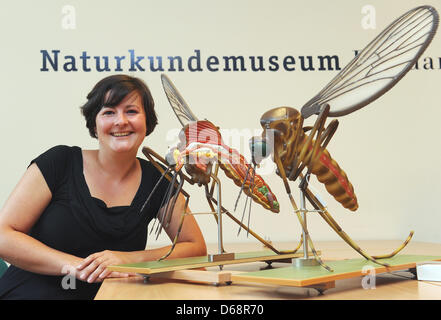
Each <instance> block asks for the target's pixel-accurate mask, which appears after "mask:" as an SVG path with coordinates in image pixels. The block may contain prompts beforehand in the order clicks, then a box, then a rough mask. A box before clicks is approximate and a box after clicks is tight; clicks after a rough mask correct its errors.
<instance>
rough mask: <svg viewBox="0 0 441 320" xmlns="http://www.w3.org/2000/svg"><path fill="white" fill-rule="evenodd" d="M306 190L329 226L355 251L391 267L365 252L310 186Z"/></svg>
mask: <svg viewBox="0 0 441 320" xmlns="http://www.w3.org/2000/svg"><path fill="white" fill-rule="evenodd" d="M305 191H306V198H307V199H308V200H309V201H310V202H311V204H312V205H313V206H314V208H316V209H318V210H319V214H320V216H321V217H322V218H323V219H324V220H325V221H326V223H328V224H329V226H330V227H331V228H332V229H333V230H334V231H335V232H336V233H337V234H338V235H339V236H340V237H341V238H342V239H343V240H344V241H345V242H346V243H347V244H348V245H349V246H351V247H352V248H353V249H354V250H355V251H357V252H358V253H359V254H360V255H362V256H363V257H364V258H366V259H367V260H370V261H372V262H374V263H376V264H379V265H382V266H385V267H389V265H388V264H387V263H382V262H379V261H377V260H376V259H375V258H374V257H372V256H370V255H369V254H367V253H366V252H364V251H363V250H362V249H361V248H360V247H359V246H358V245H357V244H356V243H355V242H354V241H353V240H352V239H351V238H350V237H349V236H348V235H347V234H346V232H344V231H343V229H342V228H341V227H340V226H339V225H338V224H337V222H336V221H335V220H334V219H333V218H332V216H331V215H330V214H329V212H328V210H326V208H325V207H324V206H322V204H321V203H320V201H318V199H317V198H316V197H315V195H314V194H313V193H312V192H311V190H309V188H306V189H305Z"/></svg>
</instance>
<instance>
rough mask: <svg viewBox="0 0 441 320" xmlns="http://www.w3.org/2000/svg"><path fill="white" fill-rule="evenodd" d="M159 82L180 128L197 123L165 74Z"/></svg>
mask: <svg viewBox="0 0 441 320" xmlns="http://www.w3.org/2000/svg"><path fill="white" fill-rule="evenodd" d="M161 82H162V87H163V88H164V91H165V95H166V96H167V99H168V101H169V102H170V105H171V107H172V109H173V112H174V113H175V114H176V116H177V117H178V120H179V122H180V123H181V124H182V126H183V127H184V126H185V125H186V124H188V123H189V122H192V121H198V119H197V118H196V116H195V115H194V114H193V112H191V110H190V107H189V106H188V104H187V103H186V102H185V100H184V98H183V97H182V96H181V94H180V93H179V91H178V89H176V87H175V86H174V85H173V82H171V80H170V79H169V78H168V77H167V76H166V75H165V74H162V75H161Z"/></svg>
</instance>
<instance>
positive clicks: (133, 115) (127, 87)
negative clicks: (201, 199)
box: [0, 75, 206, 299]
mask: <svg viewBox="0 0 441 320" xmlns="http://www.w3.org/2000/svg"><path fill="white" fill-rule="evenodd" d="M87 99H88V101H87V103H86V104H85V105H84V106H83V107H82V108H81V111H82V113H83V115H84V116H85V119H86V126H87V128H88V129H89V133H90V135H91V136H92V137H93V138H96V139H98V142H99V148H98V149H97V150H82V149H81V148H79V147H69V146H56V147H53V148H51V149H50V150H48V151H46V152H44V153H43V154H41V155H40V156H38V157H37V158H35V159H34V160H32V161H31V163H30V165H29V168H28V170H27V171H26V172H25V174H24V175H23V177H22V179H21V180H20V181H19V183H18V185H17V186H16V188H15V189H14V190H13V192H12V194H11V196H10V197H9V199H8V200H7V201H6V203H5V205H4V207H3V208H2V209H1V211H0V257H1V258H3V259H5V260H6V261H8V262H10V263H11V266H10V267H9V268H8V270H7V271H6V273H5V274H4V275H3V276H2V278H0V298H3V299H91V298H93V297H94V296H95V294H96V292H97V290H98V289H99V285H100V282H101V281H102V280H103V279H105V278H107V277H122V276H124V277H127V276H129V275H128V274H121V273H116V272H111V271H108V270H107V269H106V267H107V266H109V265H114V264H124V263H136V262H141V261H148V260H156V259H158V258H160V257H162V256H163V255H164V254H165V253H167V252H168V251H169V248H170V247H164V248H159V249H154V250H145V246H146V241H147V226H148V224H149V222H150V221H151V220H153V219H154V218H160V217H161V214H162V212H163V211H162V207H163V206H164V205H166V204H164V203H163V201H162V200H163V198H164V195H165V191H166V190H167V189H168V182H167V181H163V182H162V184H160V186H159V188H160V190H159V191H156V192H155V195H156V198H155V199H154V201H152V202H151V203H150V205H149V207H148V208H146V209H144V210H142V211H141V210H140V209H141V207H142V205H143V203H144V202H145V199H146V197H148V195H149V194H150V192H151V191H152V188H153V187H154V186H155V185H156V183H157V181H158V180H159V179H160V177H161V173H160V172H159V171H157V170H156V169H155V167H154V166H153V165H152V164H151V163H150V162H148V161H146V160H143V159H140V158H137V157H136V154H137V152H138V149H139V147H140V146H141V144H142V143H143V141H144V138H145V136H147V135H149V134H150V133H151V132H152V131H153V129H154V128H155V126H156V124H157V118H156V114H155V111H154V102H153V99H152V97H151V94H150V91H149V89H148V87H147V86H146V85H145V84H144V82H142V81H141V80H139V79H137V78H133V77H129V76H125V75H115V76H110V77H107V78H105V79H103V80H101V81H100V82H98V83H97V84H96V86H95V87H94V88H93V89H92V91H91V92H90V93H89V95H88V96H87ZM23 199H26V201H23ZM184 203H185V201H184V199H183V196H182V195H180V196H179V197H178V201H177V204H176V206H175V210H174V212H173V217H172V221H171V223H170V224H169V225H168V226H165V227H164V229H165V231H166V232H167V234H168V236H169V237H170V239H174V237H175V235H176V233H177V231H178V227H179V221H180V217H181V215H182V211H183V210H185V209H184V208H185V206H184ZM160 220H161V219H160ZM178 241H179V242H178V244H177V245H176V248H175V250H174V251H173V254H172V255H171V257H185V256H195V255H205V254H206V247H205V242H204V239H203V237H202V233H201V231H200V229H199V227H198V225H197V223H196V221H195V220H194V218H192V216H191V215H190V216H188V218H187V219H186V220H185V223H184V226H183V229H182V231H181V233H180V237H179V240H178ZM67 273H69V274H68V275H67V276H70V277H72V276H74V279H78V280H79V281H75V285H70V286H68V287H66V286H65V285H64V284H65V283H66V281H65V280H64V278H65V276H66V274H67Z"/></svg>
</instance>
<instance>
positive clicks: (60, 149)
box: [37, 145, 81, 161]
mask: <svg viewBox="0 0 441 320" xmlns="http://www.w3.org/2000/svg"><path fill="white" fill-rule="evenodd" d="M77 149H78V150H81V149H80V148H79V147H76V146H67V145H56V146H53V147H51V148H49V149H47V150H46V151H44V152H43V153H41V154H40V156H39V157H38V158H43V159H47V160H55V161H59V160H61V159H63V158H71V155H72V154H73V152H75V151H76V150H77ZM38 158H37V159H38Z"/></svg>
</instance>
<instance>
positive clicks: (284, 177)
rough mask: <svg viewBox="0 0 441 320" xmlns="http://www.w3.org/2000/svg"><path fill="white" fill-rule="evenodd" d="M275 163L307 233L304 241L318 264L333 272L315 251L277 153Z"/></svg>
mask: <svg viewBox="0 0 441 320" xmlns="http://www.w3.org/2000/svg"><path fill="white" fill-rule="evenodd" d="M274 161H275V163H276V165H277V168H278V169H279V173H280V177H281V178H282V180H283V184H284V186H285V189H286V193H287V194H288V197H289V200H290V202H291V205H292V207H293V209H294V212H295V213H296V215H297V218H298V219H299V222H300V225H301V226H302V229H303V231H304V233H305V239H303V241H308V244H309V247H310V248H311V251H312V254H313V255H314V258H315V259H316V260H317V262H318V263H319V264H320V265H321V266H322V267H323V268H325V269H326V270H328V271H331V272H332V271H333V270H332V269H331V268H330V267H328V266H327V265H325V264H324V263H323V261H322V259H320V257H319V256H318V254H317V251H316V250H315V247H314V243H313V242H312V239H311V236H310V235H309V232H308V228H307V227H306V223H305V221H304V220H303V218H302V216H301V214H300V211H299V208H298V207H297V204H296V202H295V201H294V198H293V197H292V194H291V188H290V186H289V183H288V179H287V178H286V173H285V169H284V168H283V165H282V162H281V160H280V158H279V156H278V154H277V153H275V154H274Z"/></svg>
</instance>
